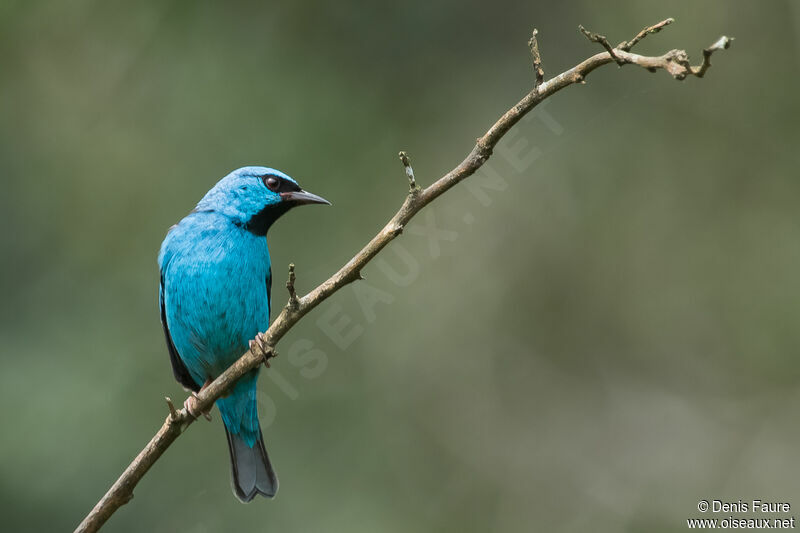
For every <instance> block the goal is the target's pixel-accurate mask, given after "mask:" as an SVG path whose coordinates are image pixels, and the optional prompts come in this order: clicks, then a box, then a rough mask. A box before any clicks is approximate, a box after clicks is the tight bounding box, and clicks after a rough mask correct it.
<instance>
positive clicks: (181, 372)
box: [158, 270, 200, 392]
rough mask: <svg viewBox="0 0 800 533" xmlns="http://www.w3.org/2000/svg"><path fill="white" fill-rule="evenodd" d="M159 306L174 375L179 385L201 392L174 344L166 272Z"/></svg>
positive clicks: (162, 277)
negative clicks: (165, 282) (168, 309)
mask: <svg viewBox="0 0 800 533" xmlns="http://www.w3.org/2000/svg"><path fill="white" fill-rule="evenodd" d="M158 305H159V307H160V308H161V326H162V327H163V328H164V336H165V337H166V338H167V349H168V350H169V360H170V362H172V373H173V374H174V375H175V379H176V380H178V383H180V384H181V385H183V386H184V387H185V388H187V389H188V390H193V391H195V392H197V391H199V390H200V386H199V385H198V384H197V383H195V381H194V379H192V375H191V374H190V373H189V369H188V368H186V365H185V364H184V362H183V360H182V359H181V356H180V355H179V354H178V350H177V349H176V348H175V343H173V342H172V335H170V333H169V325H168V324H167V310H166V308H165V305H164V271H163V270H162V271H161V281H160V282H159V285H158Z"/></svg>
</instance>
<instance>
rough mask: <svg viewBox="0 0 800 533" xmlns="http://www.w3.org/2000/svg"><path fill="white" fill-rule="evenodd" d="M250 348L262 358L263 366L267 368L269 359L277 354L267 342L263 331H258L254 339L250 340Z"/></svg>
mask: <svg viewBox="0 0 800 533" xmlns="http://www.w3.org/2000/svg"><path fill="white" fill-rule="evenodd" d="M250 350H251V351H252V352H253V353H254V354H256V355H260V356H261V357H263V358H264V366H266V367H267V368H269V360H270V359H272V358H273V357H277V356H278V354H277V353H276V352H275V350H274V349H272V347H271V346H270V345H269V343H268V342H267V336H266V335H264V334H263V333H259V334H258V335H256V338H255V339H253V340H251V341H250Z"/></svg>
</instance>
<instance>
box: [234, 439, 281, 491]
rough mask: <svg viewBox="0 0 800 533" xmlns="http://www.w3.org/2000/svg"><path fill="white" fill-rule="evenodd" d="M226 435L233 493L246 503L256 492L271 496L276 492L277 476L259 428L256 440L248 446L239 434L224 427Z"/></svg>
mask: <svg viewBox="0 0 800 533" xmlns="http://www.w3.org/2000/svg"><path fill="white" fill-rule="evenodd" d="M225 435H226V436H227V437H228V449H229V450H230V452H231V472H232V474H233V479H232V481H231V484H232V485H233V493H234V494H236V497H237V498H239V500H240V501H241V502H243V503H247V502H249V501H250V500H252V499H253V498H255V496H256V494H261V495H262V496H266V497H267V498H272V497H273V496H275V493H276V492H278V477H277V476H276V475H275V471H274V470H273V469H272V465H271V464H270V462H269V455H267V449H266V448H265V447H264V436H263V435H262V434H261V431H260V430H259V433H258V440H256V442H255V443H254V444H253V446H248V445H247V443H246V442H245V440H244V439H243V438H242V437H241V436H240V435H234V434H233V433H231V432H230V431H228V428H225Z"/></svg>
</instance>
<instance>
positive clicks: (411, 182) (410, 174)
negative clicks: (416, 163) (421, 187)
mask: <svg viewBox="0 0 800 533" xmlns="http://www.w3.org/2000/svg"><path fill="white" fill-rule="evenodd" d="M397 155H398V156H399V157H400V161H401V162H402V163H403V167H405V169H406V177H407V178H408V186H409V190H410V191H411V192H412V193H413V192H414V191H416V190H417V181H416V179H414V169H413V168H411V160H410V159H409V158H408V154H407V153H405V152H403V151H401V152H400V153H399V154H397Z"/></svg>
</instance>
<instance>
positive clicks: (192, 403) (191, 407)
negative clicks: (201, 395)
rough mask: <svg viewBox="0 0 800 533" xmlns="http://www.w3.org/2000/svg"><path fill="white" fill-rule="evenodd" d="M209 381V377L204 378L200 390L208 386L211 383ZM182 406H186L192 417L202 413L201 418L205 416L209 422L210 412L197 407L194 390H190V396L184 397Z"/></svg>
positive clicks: (197, 416)
mask: <svg viewBox="0 0 800 533" xmlns="http://www.w3.org/2000/svg"><path fill="white" fill-rule="evenodd" d="M211 381H212V380H211V378H208V379H207V380H206V382H205V383H203V386H202V387H200V390H201V391H202V390H203V389H205V388H206V387H208V386H209V385H210V384H211ZM183 406H184V407H185V408H186V410H187V411H189V414H190V415H192V416H193V417H195V418H199V417H200V415H203V418H205V419H206V420H208V421H209V422H210V421H211V414H210V413H209V411H200V410H199V409H198V408H197V393H196V392H194V391H191V396H189V397H188V398H186V401H185V402H183Z"/></svg>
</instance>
